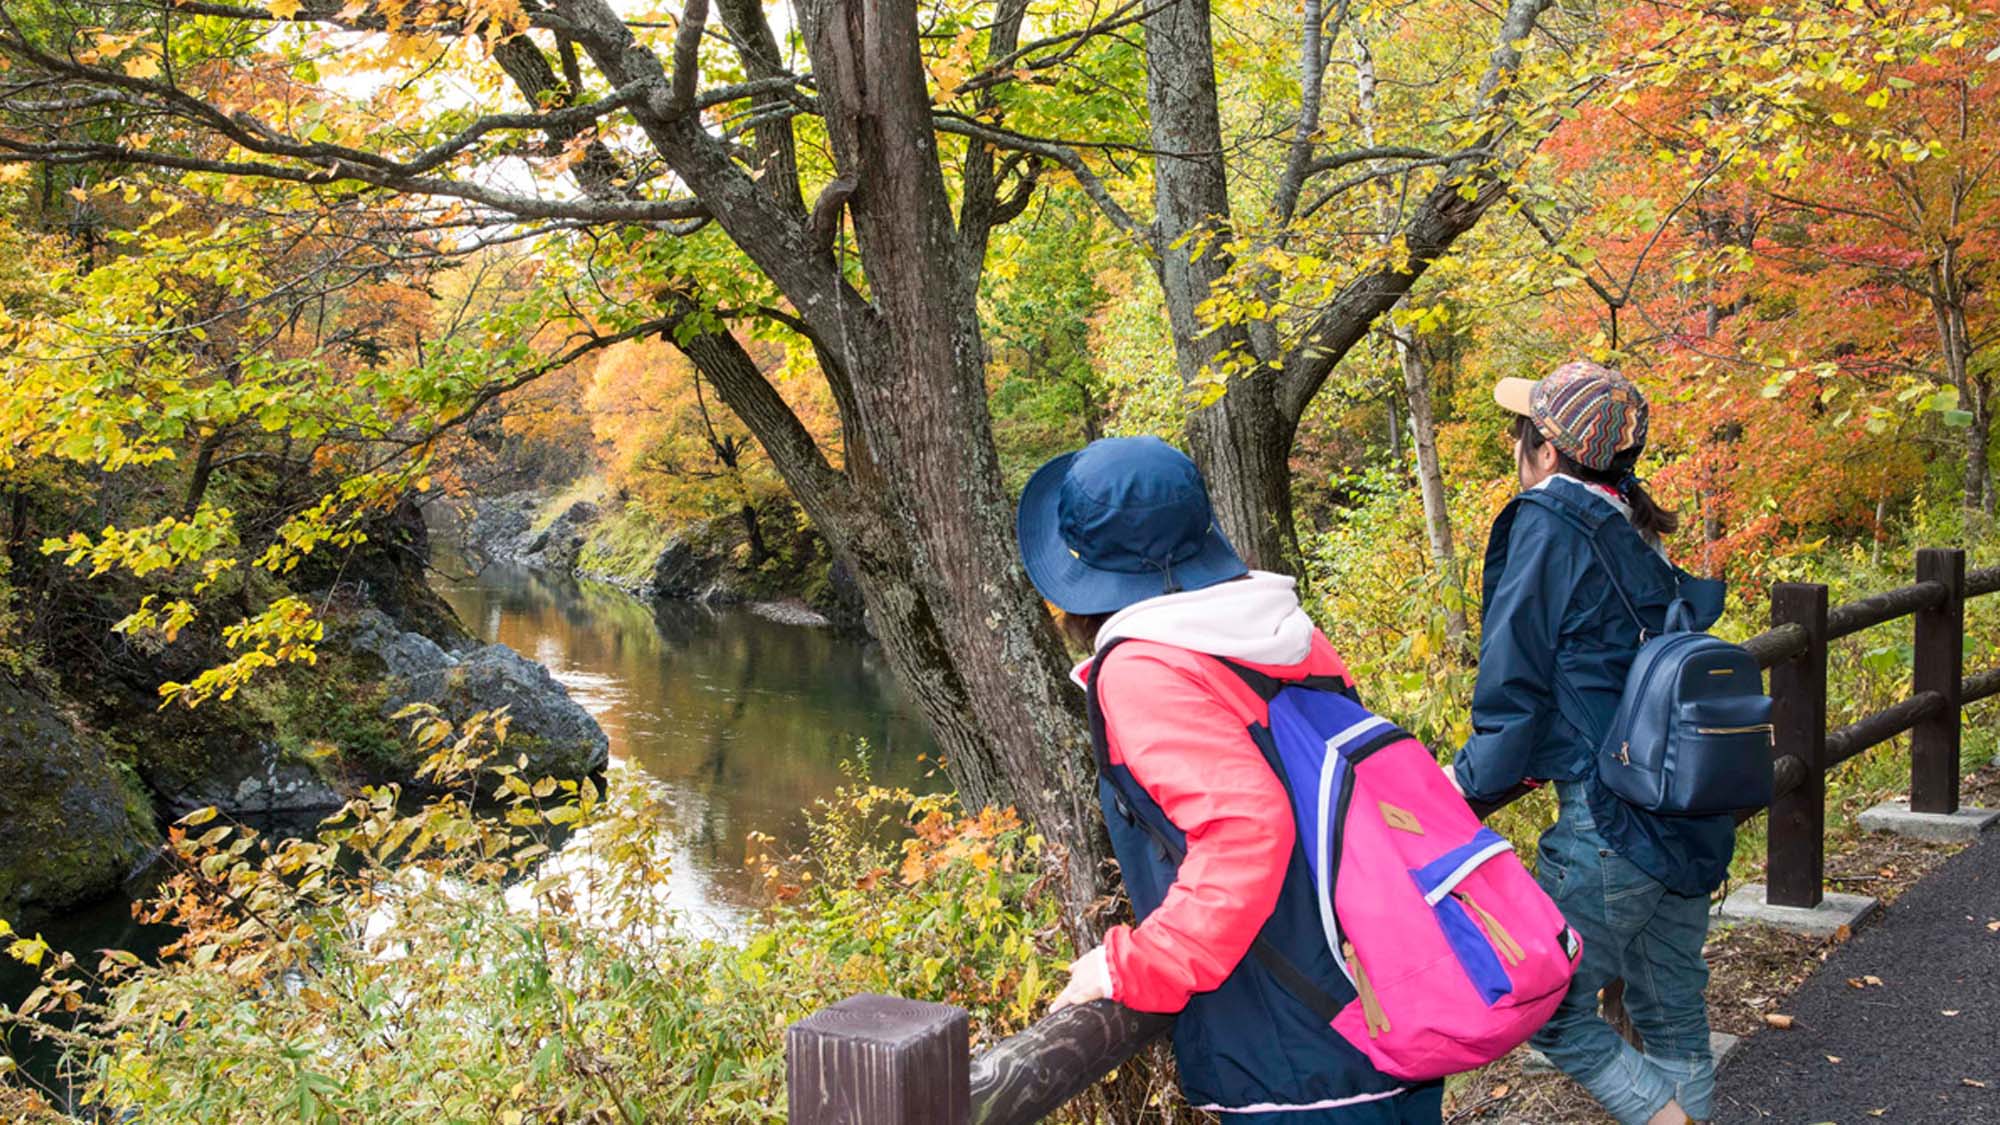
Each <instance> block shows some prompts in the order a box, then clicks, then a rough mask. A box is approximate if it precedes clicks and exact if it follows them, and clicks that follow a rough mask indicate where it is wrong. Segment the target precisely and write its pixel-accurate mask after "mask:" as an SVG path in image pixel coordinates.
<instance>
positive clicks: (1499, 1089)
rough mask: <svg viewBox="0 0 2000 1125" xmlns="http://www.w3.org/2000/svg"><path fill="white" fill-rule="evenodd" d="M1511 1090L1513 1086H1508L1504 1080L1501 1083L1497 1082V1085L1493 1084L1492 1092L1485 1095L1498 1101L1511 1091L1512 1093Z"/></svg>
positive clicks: (1512, 1090)
mask: <svg viewBox="0 0 2000 1125" xmlns="http://www.w3.org/2000/svg"><path fill="white" fill-rule="evenodd" d="M1513 1092H1514V1088H1513V1087H1512V1086H1509V1085H1507V1084H1506V1083H1505V1082H1502V1083H1500V1084H1499V1085H1498V1086H1495V1087H1493V1090H1492V1092H1491V1093H1488V1094H1487V1095H1486V1096H1487V1097H1489V1098H1492V1099H1493V1100H1494V1101H1496V1102H1497V1101H1499V1100H1500V1099H1501V1098H1504V1097H1506V1096H1507V1095H1508V1094H1511V1093H1513Z"/></svg>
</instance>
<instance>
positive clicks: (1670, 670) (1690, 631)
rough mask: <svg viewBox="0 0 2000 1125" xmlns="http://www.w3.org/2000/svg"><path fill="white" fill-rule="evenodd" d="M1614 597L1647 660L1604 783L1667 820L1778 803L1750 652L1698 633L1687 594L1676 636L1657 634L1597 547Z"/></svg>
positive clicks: (1675, 607) (1630, 678) (1764, 705)
mask: <svg viewBox="0 0 2000 1125" xmlns="http://www.w3.org/2000/svg"><path fill="white" fill-rule="evenodd" d="M1590 546H1591V550H1592V551H1593V552H1594V553H1596V555H1597V561H1598V565H1600V566H1602V567H1604V570H1605V575H1606V577H1607V578H1608V579H1609V580H1610V583H1611V589H1612V590H1613V591H1614V592H1615V593H1617V595H1618V600H1619V601H1621V602H1623V603H1624V605H1625V611H1626V612H1627V613H1629V614H1631V615H1632V620H1633V621H1634V622H1636V623H1637V624H1638V626H1639V641H1640V643H1639V654H1638V656H1637V657H1635V658H1634V659H1633V661H1632V671H1631V672H1630V673H1629V674H1627V675H1626V677H1625V692H1624V694H1623V695H1622V696H1621V697H1620V698H1619V700H1618V710H1617V712H1616V714H1614V715H1613V716H1612V719H1611V726H1610V729H1609V730H1607V731H1606V732H1605V735H1604V741H1603V743H1602V744H1601V745H1600V746H1599V747H1598V750H1597V776H1598V779H1599V780H1600V781H1602V782H1603V784H1604V787H1605V788H1606V789H1608V790H1610V791H1611V792H1612V793H1613V794H1615V795H1616V796H1618V797H1619V798H1620V799H1622V800H1624V801H1626V802H1627V803H1629V804H1632V805H1635V806H1637V807H1639V808H1641V809H1644V810H1646V811H1647V812H1651V813H1659V814H1662V815H1666V816H1713V815H1715V814H1718V813H1726V812H1737V811H1740V810H1743V809H1755V808H1762V807H1763V806H1765V805H1768V804H1770V803H1771V746H1772V739H1773V733H1772V727H1771V697H1770V696H1768V695H1765V694H1764V674H1763V670H1762V669H1761V668H1759V667H1758V666H1757V659H1756V658H1755V657H1753V656H1751V655H1750V653H1749V651H1748V650H1746V649H1744V648H1743V646H1741V645H1735V644H1730V643H1729V642H1728V641H1725V640H1721V639H1720V638H1717V637H1712V636H1710V635H1708V634H1707V633H1700V632H1696V631H1695V630H1694V628H1693V612H1692V611H1691V610H1690V609H1689V608H1688V604H1687V603H1686V602H1685V601H1682V600H1681V598H1680V596H1679V591H1676V592H1675V597H1674V600H1673V603H1672V604H1671V605H1669V606H1668V607H1667V619H1666V631H1665V632H1663V633H1661V634H1659V635H1658V636H1652V637H1649V636H1648V630H1647V628H1646V623H1645V621H1644V620H1643V619H1642V618H1640V616H1639V611H1638V610H1637V609H1636V608H1635V607H1634V606H1633V605H1632V599H1631V598H1629V597H1628V596H1626V593H1625V591H1624V589H1623V588H1622V587H1621V586H1619V584H1618V574H1617V572H1616V571H1614V570H1612V569H1611V566H1610V564H1609V563H1607V562H1606V561H1605V559H1604V554H1603V552H1602V551H1600V550H1599V549H1598V547H1597V542H1596V540H1595V538H1592V539H1591V540H1590Z"/></svg>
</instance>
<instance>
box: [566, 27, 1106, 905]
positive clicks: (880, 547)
mask: <svg viewBox="0 0 2000 1125" xmlns="http://www.w3.org/2000/svg"><path fill="white" fill-rule="evenodd" d="M746 7H747V6H746ZM556 8H557V10H558V11H559V12H560V13H561V14H562V15H563V17H564V18H565V20H567V21H568V22H569V24H570V26H571V28H572V29H573V31H572V34H573V36H574V37H575V39H576V41H577V42H578V43H579V44H580V45H581V46H583V47H584V48H585V50H587V51H588V52H589V54H590V57H591V59H592V61H593V62H595V63H596V65H597V66H598V68H599V69H600V70H601V71H602V72H603V73H604V75H605V77H606V78H607V79H609V80H610V81H611V82H613V83H614V84H616V85H619V86H624V85H627V84H630V83H634V82H642V83H651V84H652V86H653V88H654V90H655V91H656V95H655V96H652V97H649V98H648V99H647V100H645V101H644V102H643V103H639V104H635V105H634V106H633V116H634V118H635V119H636V121H637V122H638V124H639V126H640V127H641V129H642V130H643V131H644V133H645V135H646V137H647V138H648V139H649V140H650V141H651V143H652V145H653V147H654V148H655V149H656V150H657V151H658V152H659V154H660V155H661V157H662V158H663V159H664V160H665V161H666V163H667V164H668V165H669V166H670V167H671V168H672V169H673V170H674V172H675V173H676V174H677V175H678V176H679V177H680V179H681V180H682V182H684V183H685V184H686V185H687V187H688V189H689V190H690V191H691V192H693V193H694V194H695V195H697V196H698V197H699V198H700V199H701V200H702V201H703V203H704V204H705V205H706V206H707V208H708V210H709V212H710V214H711V215H712V216H713V218H714V221H715V223H716V225H717V226H719V227H720V228H721V229H722V231H723V232H724V233H725V234H727V235H728V237H729V238H730V240H731V241H732V242H734V243H735V244H736V246H737V247H738V248H739V249H741V250H742V251H743V253H744V254H745V255H746V256H747V257H748V258H749V259H750V260H751V261H752V262H753V263H754V264H755V266H756V267H757V269H758V270H760V271H761V272H762V273H763V274H764V275H765V276H766V277H768V278H769V280H770V281H771V282H772V283H773V284H774V285H775V286H777V288H778V289H779V290H780V291H781V292H782V293H783V294H784V296H785V298H786V300H787V301H788V303H789V304H790V305H791V307H792V309H794V310H796V319H795V320H794V321H791V322H790V323H793V324H794V326H795V327H796V328H798V329H799V330H800V331H801V332H803V333H805V334H806V335H807V336H808V337H809V338H810V339H811V342H812V345H813V347H814V350H815V352H816V353H817V354H818V356H819V358H820V361H821V364H822V366H823V368H824V370H825V373H826V377H827V380H828V382H829V383H830V384H831V385H832V387H833V390H834V395H835V398H836V401H837V402H838V403H839V406H840V412H841V423H842V425H843V427H844V428H845V430H846V433H847V441H846V443H845V452H846V467H845V469H844V470H836V469H834V468H832V467H831V465H829V464H828V462H827V460H826V457H825V454H824V452H823V451H822V450H821V449H820V448H819V446H818V444H817V442H816V441H815V439H814V438H813V436H812V434H811V433H810V432H809V431H807V430H806V428H805V426H804V425H803V423H801V422H800V421H799V419H798V416H797V415H796V414H794V413H793V412H792V411H791V409H790V407H789V406H788V405H787V404H786V403H785V401H784V399H783V398H782V397H781V396H779V395H778V393H777V391H776V389H775V388H774V387H772V386H771V385H770V383H769V382H767V381H766V380H765V379H764V377H763V375H762V373H761V372H759V371H758V369H757V366H756V364H755V363H754V362H753V361H752V360H751V358H750V356H749V354H748V353H747V352H746V351H745V350H744V349H743V347H742V345H741V344H739V343H738V342H737V341H736V340H735V338H734V337H733V336H731V335H729V333H727V332H726V331H720V330H709V331H706V332H702V333H698V334H696V335H694V336H692V337H691V338H689V339H687V340H679V339H676V343H677V344H678V345H679V346H680V347H681V348H682V350H684V351H685V352H687V354H688V355H689V356H690V357H691V358H693V359H694V361H695V362H696V363H697V364H699V365H700V366H701V368H702V371H703V373H704V374H706V375H707V376H708V377H709V379H710V380H711V382H712V383H713V384H714V386H715V387H716V390H717V393H718V394H720V395H721V396H722V397H723V400H724V401H725V402H727V403H728V404H729V406H730V408H731V409H732V410H734V411H736V413H737V416H738V417H739V418H741V419H742V420H743V422H744V424H745V425H746V426H747V427H748V428H749V429H750V431H751V433H753V434H754V435H756V437H757V439H758V441H759V443H760V444H762V445H763V446H764V449H765V451H766V452H767V453H768V454H769V455H770V457H771V460H772V463H773V464H774V465H776V466H777V467H778V469H779V471H780V473H782V474H783V475H784V477H785V480H786V483H787V484H788V485H789V486H790V487H791V488H792V490H793V494H794V495H795V496H796V497H797V498H798V500H799V502H800V504H801V505H802V506H804V507H805V509H806V512H807V514H808V515H809V516H810V517H811V518H812V520H813V522H814V525H815V526H816V527H818V528H819V530H820V532H821V534H822V535H823V536H825V538H826V539H827V540H828V542H829V544H830V545H831V546H832V547H833V549H834V550H835V552H836V553H837V554H838V555H839V556H840V557H841V558H842V559H843V560H844V561H845V562H846V563H847V565H848V566H849V568H850V569H851V570H852V571H853V573H854V577H855V580H856V584H857V585H858V586H859V587H860V589H861V592H862V596H863V598H864V600H865V601H866V603H867V605H868V608H869V611H870V614H871V616H872V618H873V620H874V623H875V626H876V629H877V633H878V636H879V638H880V639H881V641H882V647H883V651H884V653H885V655H887V657H888V658H889V662H890V664H891V666H892V667H893V668H894V669H895V670H896V672H897V674H898V676H899V677H901V679H902V681H903V683H904V684H905V685H906V686H907V687H908V688H909V689H910V692H911V694H912V695H913V696H914V697H915V699H916V700H917V702H918V704H919V706H920V707H922V709H923V712H924V716H925V718H926V719H927V720H928V721H929V724H930V727H931V730H932V732H933V733H934V735H935V736H936V738H937V741H938V743H939V746H940V748H941V749H942V751H943V753H944V758H945V768H946V771H947V772H948V774H949V775H950V777H951V779H952V782H953V783H954V785H955V786H956V788H957V790H958V794H959V796H960V798H961V799H962V800H963V801H964V802H965V803H966V804H967V805H968V806H970V807H973V808H978V807H982V806H985V805H988V804H994V805H1011V806H1014V807H1016V808H1018V809H1019V810H1020V812H1021V813H1022V814H1023V815H1024V816H1026V817H1027V819H1028V820H1029V821H1030V822H1031V823H1033V824H1034V825H1035V826H1036V828H1037V829H1038V830H1040V832H1041V833H1042V834H1043V835H1044V836H1045V837H1046V838H1047V839H1049V840H1050V841H1051V842H1052V843H1054V844H1056V845H1057V846H1059V847H1061V848H1062V849H1064V850H1065V852H1066V853H1067V864H1068V871H1067V875H1068V879H1067V880H1066V882H1065V886H1064V890H1065V905H1066V907H1067V910H1068V915H1069V922H1070V930H1071V932H1072V934H1073V935H1075V936H1077V937H1078V939H1079V940H1087V939H1089V938H1091V937H1093V936H1094V933H1095V928H1096V927H1095V926H1094V924H1093V920H1092V919H1091V918H1090V914H1089V911H1090V908H1091V907H1092V906H1093V905H1094V904H1095V903H1096V902H1097V901H1098V899H1099V898H1100V891H1102V890H1103V889H1104V888H1106V887H1107V886H1108V881H1107V880H1106V878H1105V874H1106V871H1105V866H1104V862H1103V861H1104V860H1105V859H1106V858H1108V856H1109V852H1110V849H1109V847H1108V844H1107V842H1106V839H1105V836H1104V831H1103V825H1102V823H1101V818H1100V817H1099V816H1098V813H1097V807H1096V799H1095V783H1094V776H1093V775H1094V767H1093V764H1092V762H1091V758H1090V753H1089V743H1088V739H1087V738H1086V736H1085V731H1084V727H1083V723H1082V721H1081V720H1082V714H1081V712H1082V708H1081V700H1079V699H1078V698H1077V692H1076V689H1075V688H1074V687H1073V686H1072V685H1070V683H1069V680H1068V667H1067V661H1066V659H1065V655H1064V653H1063V651H1062V646H1061V642H1060V641H1059V640H1058V639H1057V637H1056V633H1055V628H1054V625H1053V623H1052V621H1051V620H1050V618H1049V615H1048V612H1047V611H1046V609H1045V608H1044V607H1043V605H1042V602H1041V599H1040V598H1039V597H1037V596H1036V594H1035V592H1034V590H1033V588H1032V587H1031V586H1030V585H1029V584H1028V581H1027V577H1026V575H1025V573H1024V572H1023V571H1022V569H1021V567H1020V564H1019V562H1018V561H1017V560H1016V551H1015V544H1014V537H1013V515H1014V513H1013V505H1012V503H1011V502H1010V501H1009V499H1008V497H1007V495H1006V493H1005V491H1004V490H1003V488H1002V485H1001V481H1000V470H999V458H998V455H997V453H996V452H995V450H994V447H993V433H992V420H991V418H990V416H989V414H988V412H987V403H986V385H985V372H984V370H983V367H982V362H983V354H984V353H983V349H982V348H981V346H980V339H979V324H978V312H977V306H976V303H975V300H974V298H975V296H976V293H975V285H974V281H975V279H974V277H973V276H971V274H970V271H969V269H968V265H969V264H968V262H967V261H966V260H965V257H964V255H963V254H962V252H961V249H960V246H959V244H958V242H957V240H956V232H955V230H954V221H953V216H952V214H951V208H950V199H949V197H948V195H947V193H946V191H945V188H944V182H943V175H942V172H941V171H940V169H939V166H938V162H937V148H936V143H935V139H934V137H933V134H932V124H933V122H932V120H931V110H930V95H929V91H928V89H927V85H926V75H925V72H924V68H923V65H922V58H921V55H920V52H919V51H918V36H919V34H920V31H919V24H918V19H917V12H916V10H915V7H914V3H913V0H811V2H809V3H807V4H805V5H802V6H801V7H800V9H799V16H800V20H801V31H802V32H803V34H804V38H805V41H806V43H807V47H808V50H809V51H810V53H811V56H812V60H813V64H814V66H813V73H814V76H815V79H816V85H817V87H818V93H819V105H820V110H821V113H822V116H823V119H824V121H825V126H826V135H827V141H828V142H829V147H830V148H831V150H832V153H833V157H834V165H835V169H836V171H837V173H838V176H837V178H836V181H835V183H836V184H837V185H839V186H838V188H837V189H836V188H833V187H829V190H828V191H827V192H826V193H823V194H822V196H821V198H820V201H819V204H818V205H816V206H815V207H814V208H812V209H811V215H810V217H809V218H804V219H802V218H801V212H800V208H799V207H798V205H797V200H796V199H795V198H788V197H787V191H786V190H780V191H776V192H773V191H772V190H771V189H770V188H769V187H767V186H766V185H765V183H764V181H763V180H759V179H753V178H752V177H751V176H750V175H748V174H747V173H746V172H744V170H743V169H742V168H741V167H739V166H738V165H737V164H736V163H735V160H734V154H733V153H732V152H731V150H730V148H729V147H728V145H727V144H726V143H725V142H724V141H723V140H722V139H721V138H719V137H717V136H716V135H714V134H713V133H712V132H710V131H709V129H708V127H707V125H706V124H705V122H704V120H703V119H702V117H701V116H700V115H699V114H696V113H692V112H687V111H686V106H685V103H684V102H682V101H681V96H682V94H683V93H684V94H686V95H687V96H692V92H693V89H694V86H695V82H694V76H693V75H692V74H690V73H689V69H690V68H691V67H692V65H693V62H692V60H693V59H695V58H697V57H698V51H697V48H698V46H699V35H700V31H701V28H700V26H699V21H698V19H696V18H690V20H689V22H688V23H687V24H686V25H685V26H684V27H683V29H682V32H681V34H680V37H679V38H678V39H677V43H676V46H677V48H680V47H684V48H685V58H684V60H683V61H684V62H685V63H686V65H685V66H680V67H677V68H676V73H675V74H674V75H673V79H674V81H673V82H671V83H670V82H669V81H668V77H667V75H666V73H665V67H664V65H663V64H662V63H661V61H660V59H659V57H658V56H657V55H656V54H654V53H653V52H651V51H648V50H646V49H645V48H643V47H641V46H639V45H638V43H637V42H636V41H635V39H634V37H633V35H632V31H631V29H630V28H629V27H628V26H626V25H625V23H624V22H623V21H622V20H621V19H620V18H619V16H618V14H617V13H616V12H615V11H614V10H613V9H612V8H611V6H610V5H609V3H607V2H606V0H558V3H557V4H556ZM697 11H698V9H697V8H692V7H691V8H690V12H691V13H694V12H697ZM731 12H733V13H734V14H733V15H730V14H728V13H726V15H725V18H730V19H733V20H735V21H736V22H738V23H743V22H745V21H747V20H750V19H751V18H752V17H753V16H754V14H755V13H754V12H752V11H748V10H744V11H738V10H736V9H735V8H732V9H731ZM677 53H680V52H679V51H677ZM684 76H685V78H684ZM676 91H679V92H678V93H677V92H676ZM765 178H766V179H768V178H770V177H769V176H768V175H767V176H766V177H765ZM843 210H846V211H847V212H849V213H850V214H851V216H852V218H853V224H854V231H855V234H856V239H857V242H858V244H859V249H860V259H861V265H862V269H863V271H864V272H865V274H866V276H867V290H868V295H867V296H866V297H864V296H863V295H862V294H861V293H860V292H859V291H858V290H857V289H856V288H855V287H854V286H852V285H850V284H849V283H848V281H847V279H846V277H845V276H844V274H843V272H842V269H841V265H840V263H839V262H838V261H836V260H835V258H834V257H833V254H832V253H831V247H832V246H833V245H834V244H835V243H836V241H837V238H838V233H839V231H840V230H841V229H842V224H841V214H842V211H843ZM661 299H662V300H663V301H664V302H665V303H666V304H667V305H668V306H669V311H670V314H671V315H674V316H675V317H676V318H679V319H685V318H687V317H691V316H693V315H695V314H696V313H698V312H700V311H701V307H700V306H699V305H697V304H696V303H695V302H694V300H693V299H692V298H690V297H688V296H686V295H685V294H681V293H677V292H672V291H670V292H667V293H664V294H662V295H661Z"/></svg>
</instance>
